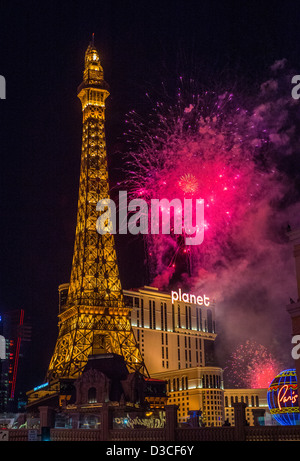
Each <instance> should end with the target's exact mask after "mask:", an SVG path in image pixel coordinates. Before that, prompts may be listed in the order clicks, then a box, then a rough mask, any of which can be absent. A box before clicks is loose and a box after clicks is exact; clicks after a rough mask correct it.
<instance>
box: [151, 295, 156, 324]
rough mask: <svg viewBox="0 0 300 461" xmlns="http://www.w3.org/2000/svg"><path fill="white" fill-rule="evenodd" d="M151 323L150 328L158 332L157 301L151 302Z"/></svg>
mask: <svg viewBox="0 0 300 461" xmlns="http://www.w3.org/2000/svg"><path fill="white" fill-rule="evenodd" d="M149 323H150V328H151V329H153V330H156V318H155V301H151V300H149Z"/></svg>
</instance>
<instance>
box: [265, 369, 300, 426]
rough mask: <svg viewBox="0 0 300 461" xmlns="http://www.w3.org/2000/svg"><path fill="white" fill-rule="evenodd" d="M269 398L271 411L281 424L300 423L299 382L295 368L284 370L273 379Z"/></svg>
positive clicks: (269, 389) (291, 424) (268, 394)
mask: <svg viewBox="0 0 300 461" xmlns="http://www.w3.org/2000/svg"><path fill="white" fill-rule="evenodd" d="M267 399H268V406H269V409H270V413H271V415H272V416H273V418H274V419H276V421H278V422H279V424H281V425H283V426H293V425H296V424H299V423H300V413H299V403H298V383H297V375H296V370H295V369H294V368H290V369H288V370H284V371H282V372H281V373H279V374H278V375H277V376H276V377H275V378H274V379H273V381H272V382H271V384H270V386H269V388H268V393H267Z"/></svg>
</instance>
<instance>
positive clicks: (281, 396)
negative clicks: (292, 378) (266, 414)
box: [277, 384, 298, 410]
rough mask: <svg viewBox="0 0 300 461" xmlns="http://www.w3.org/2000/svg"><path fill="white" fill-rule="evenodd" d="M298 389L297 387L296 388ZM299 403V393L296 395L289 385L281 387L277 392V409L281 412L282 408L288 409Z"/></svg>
mask: <svg viewBox="0 0 300 461" xmlns="http://www.w3.org/2000/svg"><path fill="white" fill-rule="evenodd" d="M294 387H295V388H297V386H296V385H295V386H294ZM296 402H298V393H296V392H295V391H294V390H293V389H292V388H290V386H289V385H288V384H285V385H284V386H281V387H280V388H279V390H278V391H277V407H278V408H279V410H281V409H282V406H284V407H288V406H293V404H294V403H296Z"/></svg>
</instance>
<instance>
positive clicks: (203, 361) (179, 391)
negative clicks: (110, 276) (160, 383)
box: [58, 283, 273, 426]
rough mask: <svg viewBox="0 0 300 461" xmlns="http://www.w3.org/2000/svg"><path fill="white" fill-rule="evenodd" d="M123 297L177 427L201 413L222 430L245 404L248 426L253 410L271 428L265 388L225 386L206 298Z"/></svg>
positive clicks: (136, 292)
mask: <svg viewBox="0 0 300 461" xmlns="http://www.w3.org/2000/svg"><path fill="white" fill-rule="evenodd" d="M68 286H69V285H68V284H67V283H65V284H62V285H60V286H59V289H58V291H59V308H60V310H61V309H62V308H63V305H64V303H65V302H66V298H67V293H68ZM123 292H124V297H125V300H126V304H127V305H128V306H130V307H131V326H132V329H133V332H134V335H135V338H136V340H137V343H138V346H139V349H140V352H141V354H142V357H143V359H144V361H145V364H146V367H147V370H148V373H149V374H150V376H151V378H156V379H162V380H165V381H166V383H167V392H168V404H175V405H177V406H178V422H179V423H182V424H183V423H185V422H187V421H188V420H189V417H190V415H193V414H195V412H199V411H200V412H201V418H200V420H201V423H202V424H203V425H206V426H222V425H223V424H224V423H225V421H227V423H229V424H231V425H234V423H235V422H234V406H233V405H234V403H235V402H244V403H246V404H247V407H246V411H245V413H246V420H247V424H248V425H250V426H252V425H254V416H253V410H265V413H266V415H267V421H268V419H269V424H272V423H273V422H272V420H271V418H269V408H268V404H267V389H226V388H225V387H224V382H223V369H222V368H220V367H219V366H218V365H217V363H216V361H215V354H214V342H215V339H216V337H217V332H216V320H215V309H216V306H215V303H214V301H213V300H211V299H210V298H209V297H207V296H206V295H205V293H204V294H202V295H201V296H199V295H197V296H196V295H193V294H187V293H183V292H182V290H178V291H177V292H169V293H168V292H162V291H159V290H158V289H157V288H155V287H149V286H144V287H142V288H138V289H130V290H123ZM185 295H186V296H185ZM177 298H178V299H177ZM190 301H193V302H190ZM157 405H158V406H160V405H161V402H160V401H158V402H157Z"/></svg>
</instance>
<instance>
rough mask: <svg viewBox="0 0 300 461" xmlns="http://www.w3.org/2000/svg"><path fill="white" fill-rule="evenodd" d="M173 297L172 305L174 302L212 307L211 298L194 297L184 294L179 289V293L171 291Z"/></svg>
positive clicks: (203, 296) (204, 296)
mask: <svg viewBox="0 0 300 461" xmlns="http://www.w3.org/2000/svg"><path fill="white" fill-rule="evenodd" d="M171 297H172V304H173V303H174V301H183V302H185V303H190V304H198V305H199V306H203V305H204V306H207V307H208V306H209V305H210V300H209V297H208V296H206V295H202V296H200V295H198V296H196V295H193V294H190V293H182V292H181V288H179V290H178V292H177V291H171Z"/></svg>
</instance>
